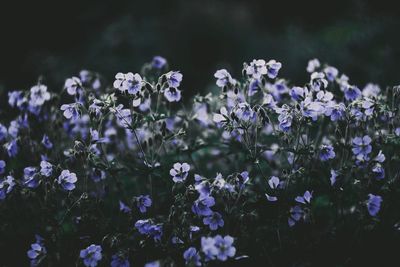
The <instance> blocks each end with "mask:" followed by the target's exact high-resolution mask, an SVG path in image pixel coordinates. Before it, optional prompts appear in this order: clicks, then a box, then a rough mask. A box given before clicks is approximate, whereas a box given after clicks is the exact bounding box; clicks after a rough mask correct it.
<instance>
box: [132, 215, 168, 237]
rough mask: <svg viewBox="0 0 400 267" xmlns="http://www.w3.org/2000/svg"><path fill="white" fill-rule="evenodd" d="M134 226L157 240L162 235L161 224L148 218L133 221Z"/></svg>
mask: <svg viewBox="0 0 400 267" xmlns="http://www.w3.org/2000/svg"><path fill="white" fill-rule="evenodd" d="M135 228H136V229H137V230H138V231H139V233H141V234H143V235H149V236H151V237H153V239H154V241H156V242H159V241H160V240H161V236H162V226H161V225H160V224H153V222H152V221H151V220H149V219H147V220H138V221H137V222H136V223H135Z"/></svg>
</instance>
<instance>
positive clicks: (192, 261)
mask: <svg viewBox="0 0 400 267" xmlns="http://www.w3.org/2000/svg"><path fill="white" fill-rule="evenodd" d="M183 258H184V259H185V264H186V265H190V266H201V262H200V254H199V253H198V252H197V250H196V248H194V247H190V248H188V249H187V250H185V252H183Z"/></svg>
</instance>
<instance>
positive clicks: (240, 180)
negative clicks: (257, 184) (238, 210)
mask: <svg viewBox="0 0 400 267" xmlns="http://www.w3.org/2000/svg"><path fill="white" fill-rule="evenodd" d="M249 180H250V177H249V172H247V171H244V172H241V173H239V174H238V175H237V176H236V181H237V184H238V187H239V188H243V187H244V185H245V184H246V183H247V182H248V181H249Z"/></svg>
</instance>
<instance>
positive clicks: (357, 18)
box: [0, 0, 400, 96]
mask: <svg viewBox="0 0 400 267" xmlns="http://www.w3.org/2000/svg"><path fill="white" fill-rule="evenodd" d="M20 4H21V3H18V2H15V3H13V4H11V6H10V7H8V8H4V9H3V8H2V10H1V11H0V12H1V14H0V15H1V16H0V20H1V23H0V30H1V32H2V36H4V38H2V42H1V43H0V53H1V54H0V55H1V56H0V58H1V61H2V64H1V67H0V68H1V69H0V88H2V90H4V88H6V89H7V90H11V89H23V88H28V87H30V86H31V85H32V84H34V83H35V82H36V80H37V77H38V76H39V75H44V77H45V78H46V79H47V83H48V84H49V85H50V86H52V87H55V88H54V89H56V88H59V87H61V85H62V83H63V80H62V79H63V78H64V77H68V76H71V75H73V74H76V73H77V72H78V71H79V70H81V69H82V68H87V69H91V70H95V71H98V72H100V73H102V74H104V75H105V76H106V77H112V76H113V75H114V74H115V73H116V72H118V71H137V70H138V69H139V67H140V64H141V62H146V61H148V60H149V59H150V58H151V57H152V56H153V55H158V54H159V55H162V56H165V57H166V58H167V59H169V61H170V62H171V63H172V67H173V68H175V67H179V68H180V70H181V71H182V72H183V73H184V75H185V78H184V84H183V86H184V89H185V95H187V96H191V95H194V94H195V93H196V92H198V91H200V90H205V89H206V86H207V85H208V84H209V83H210V82H211V81H210V79H209V77H210V76H211V74H213V73H214V71H215V70H216V69H217V68H218V67H222V66H223V67H227V68H228V69H230V70H231V71H232V72H233V74H234V75H237V74H239V73H238V72H240V68H236V67H235V68H233V67H231V66H240V64H241V63H242V62H243V61H250V60H252V59H253V58H276V59H277V60H279V61H281V62H282V63H283V64H284V70H283V73H282V74H283V75H284V76H287V77H289V76H290V77H292V79H293V80H294V81H295V82H301V83H303V82H305V79H306V78H307V77H306V75H305V72H304V73H302V72H299V71H298V70H299V69H304V68H305V66H306V63H307V61H308V60H309V59H310V58H314V57H317V58H319V59H321V61H323V62H330V63H331V64H332V65H333V66H335V67H337V68H338V69H340V70H341V71H343V72H344V73H346V74H348V75H349V76H350V77H352V78H353V79H354V81H353V82H354V83H356V84H358V83H361V81H371V82H376V83H379V84H381V85H393V84H395V83H397V81H398V77H397V70H398V62H399V59H400V38H399V35H398V28H399V26H400V19H399V14H398V8H396V6H395V4H390V2H387V3H386V2H385V1H379V2H378V3H374V2H373V1H361V0H350V1H345V0H339V1H330V2H329V3H326V4H324V3H323V2H321V1H315V0H312V1H306V2H300V1H285V0H283V1H237V0H233V1H213V0H206V1H195V0H171V1H163V0H149V1H111V0H104V1H94V0H88V1H62V2H59V1H57V2H42V1H39V2H37V1H35V2H30V3H24V4H23V6H24V8H22V9H21V8H20V6H19V5H20ZM359 86H363V84H359Z"/></svg>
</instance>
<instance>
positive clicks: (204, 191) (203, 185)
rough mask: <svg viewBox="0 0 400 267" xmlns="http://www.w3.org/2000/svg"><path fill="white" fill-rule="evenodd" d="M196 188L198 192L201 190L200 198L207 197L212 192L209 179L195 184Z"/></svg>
mask: <svg viewBox="0 0 400 267" xmlns="http://www.w3.org/2000/svg"><path fill="white" fill-rule="evenodd" d="M196 175H197V174H195V177H196ZM197 177H198V176H197ZM195 189H196V190H197V192H199V194H200V198H201V197H207V196H209V195H210V193H211V187H210V183H209V182H208V181H201V182H200V183H198V184H197V185H195Z"/></svg>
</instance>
